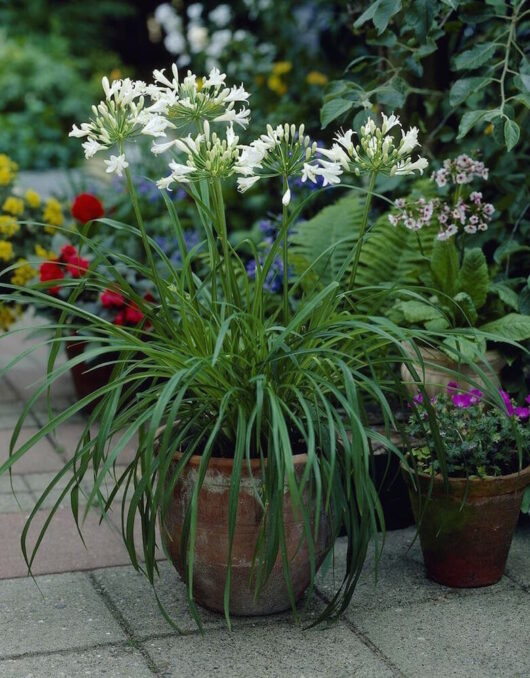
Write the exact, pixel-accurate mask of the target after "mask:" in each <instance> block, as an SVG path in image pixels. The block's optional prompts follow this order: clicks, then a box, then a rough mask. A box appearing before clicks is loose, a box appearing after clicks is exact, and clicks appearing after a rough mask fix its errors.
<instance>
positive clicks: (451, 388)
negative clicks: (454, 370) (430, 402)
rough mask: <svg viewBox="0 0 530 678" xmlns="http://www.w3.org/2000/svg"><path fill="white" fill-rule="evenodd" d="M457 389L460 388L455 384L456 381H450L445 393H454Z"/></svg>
mask: <svg viewBox="0 0 530 678" xmlns="http://www.w3.org/2000/svg"><path fill="white" fill-rule="evenodd" d="M459 388H460V386H459V385H458V384H457V383H456V381H450V382H449V383H448V384H447V393H455V392H456V391H458V389H459Z"/></svg>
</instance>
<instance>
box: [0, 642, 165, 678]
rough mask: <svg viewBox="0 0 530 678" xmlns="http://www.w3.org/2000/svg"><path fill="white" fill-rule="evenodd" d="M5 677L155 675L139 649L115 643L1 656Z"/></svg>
mask: <svg viewBox="0 0 530 678" xmlns="http://www.w3.org/2000/svg"><path fill="white" fill-rule="evenodd" d="M0 675H1V676H2V678H51V677H53V678H74V677H75V678H78V677H79V676H97V677H98V676H105V678H150V677H151V676H154V675H156V674H154V673H153V672H152V671H150V669H149V668H148V667H147V664H146V661H145V659H144V658H143V656H142V655H141V653H140V652H138V650H135V649H134V648H132V647H128V646H127V645H111V646H109V647H98V648H96V649H94V650H76V651H75V652H67V653H62V652H60V653H54V654H48V655H37V656H34V657H21V658H19V659H4V660H3V661H2V660H0Z"/></svg>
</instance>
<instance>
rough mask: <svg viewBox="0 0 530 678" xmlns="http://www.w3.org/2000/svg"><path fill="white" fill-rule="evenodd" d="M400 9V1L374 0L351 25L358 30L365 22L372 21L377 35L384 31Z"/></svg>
mask: <svg viewBox="0 0 530 678" xmlns="http://www.w3.org/2000/svg"><path fill="white" fill-rule="evenodd" d="M400 9H401V0H376V2H373V3H372V4H371V5H370V7H368V9H367V10H366V11H365V12H363V13H362V14H361V16H360V17H359V18H358V19H357V21H356V22H355V23H354V24H353V26H354V28H360V27H361V26H362V25H363V24H365V23H366V22H367V21H370V19H371V20H372V22H373V24H374V26H375V27H376V29H377V33H378V35H381V33H383V31H385V30H386V28H387V26H388V24H389V23H390V19H391V18H392V17H393V16H394V15H396V14H397V13H398V12H399V11H400Z"/></svg>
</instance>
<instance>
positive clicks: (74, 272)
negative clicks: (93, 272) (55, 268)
mask: <svg viewBox="0 0 530 678" xmlns="http://www.w3.org/2000/svg"><path fill="white" fill-rule="evenodd" d="M89 266H90V261H89V260H88V259H83V257H80V256H78V255H77V254H76V255H75V256H74V257H70V259H68V263H67V265H66V270H67V271H68V273H69V274H70V275H71V276H72V278H80V277H81V276H82V275H85V273H86V271H87V268H88V267H89Z"/></svg>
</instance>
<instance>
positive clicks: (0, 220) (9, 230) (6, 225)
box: [0, 214, 20, 238]
mask: <svg viewBox="0 0 530 678" xmlns="http://www.w3.org/2000/svg"><path fill="white" fill-rule="evenodd" d="M19 231H20V226H19V224H18V223H17V220H16V219H15V217H12V216H11V215H8V214H2V215H0V235H5V236H6V238H12V237H13V236H14V235H15V233H18V232H19Z"/></svg>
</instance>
